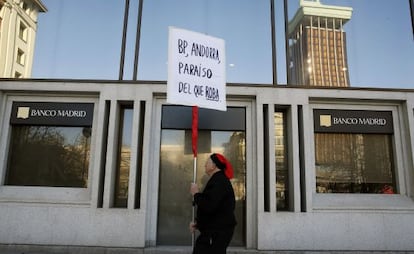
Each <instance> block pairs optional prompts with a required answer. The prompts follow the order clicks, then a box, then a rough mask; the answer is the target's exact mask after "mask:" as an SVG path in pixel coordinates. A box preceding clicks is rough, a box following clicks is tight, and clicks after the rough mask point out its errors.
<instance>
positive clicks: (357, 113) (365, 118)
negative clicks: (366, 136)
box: [313, 109, 394, 134]
mask: <svg viewBox="0 0 414 254" xmlns="http://www.w3.org/2000/svg"><path fill="white" fill-rule="evenodd" d="M313 117H314V131H315V132H331V133H382V134H392V133H393V132H394V128H393V120H392V112H391V111H369V110H332V109H314V110H313Z"/></svg>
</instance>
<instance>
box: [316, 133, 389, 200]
mask: <svg viewBox="0 0 414 254" xmlns="http://www.w3.org/2000/svg"><path fill="white" fill-rule="evenodd" d="M315 151H316V154H315V160H316V192H318V193H387V194H391V193H395V192H396V188H395V187H396V186H395V176H394V163H393V152H392V135H383V134H337V133H333V134H328V133H316V134H315Z"/></svg>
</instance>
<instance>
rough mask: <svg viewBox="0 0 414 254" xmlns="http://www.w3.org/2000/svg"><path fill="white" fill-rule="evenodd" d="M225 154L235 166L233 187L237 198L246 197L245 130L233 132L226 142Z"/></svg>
mask: <svg viewBox="0 0 414 254" xmlns="http://www.w3.org/2000/svg"><path fill="white" fill-rule="evenodd" d="M223 146H224V156H225V157H226V158H227V159H228V160H230V162H231V163H232V165H233V168H234V180H233V188H234V191H235V195H236V199H237V200H244V199H245V195H246V194H245V182H246V169H245V167H246V139H245V134H244V132H233V133H232V135H231V136H230V140H229V142H228V143H224V144H223Z"/></svg>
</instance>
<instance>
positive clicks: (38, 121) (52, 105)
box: [10, 102, 93, 126]
mask: <svg viewBox="0 0 414 254" xmlns="http://www.w3.org/2000/svg"><path fill="white" fill-rule="evenodd" d="M92 119H93V103H61V102H13V106H12V112H11V117H10V123H11V124H27V125H54V126H92Z"/></svg>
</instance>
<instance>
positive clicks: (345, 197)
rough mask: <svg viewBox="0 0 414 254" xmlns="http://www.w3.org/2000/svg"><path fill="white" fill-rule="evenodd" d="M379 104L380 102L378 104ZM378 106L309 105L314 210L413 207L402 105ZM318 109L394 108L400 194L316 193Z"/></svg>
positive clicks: (394, 151) (395, 163)
mask: <svg viewBox="0 0 414 254" xmlns="http://www.w3.org/2000/svg"><path fill="white" fill-rule="evenodd" d="M378 104H379V105H378ZM378 104H377V105H370V104H369V103H368V102H367V103H360V104H357V103H350V104H341V103H335V102H323V101H315V102H313V103H311V105H310V107H309V115H310V118H309V121H311V122H310V123H309V124H308V126H309V127H310V128H309V129H310V130H309V134H310V138H309V142H310V144H309V146H308V147H312V149H310V150H309V152H310V153H311V158H312V160H311V161H310V162H309V164H308V169H310V173H308V174H307V175H306V177H309V178H310V179H307V180H308V183H310V186H307V193H309V192H311V198H312V202H311V203H312V208H313V209H314V210H352V209H358V210H371V209H376V210H378V209H380V210H382V209H390V210H395V209H397V210H398V209H406V208H407V207H409V206H411V204H410V203H411V202H412V201H411V199H410V198H409V194H408V193H407V186H406V184H407V183H406V181H405V176H406V175H407V174H408V171H407V168H408V167H407V166H406V160H404V158H403V148H402V147H403V146H404V145H405V141H404V138H403V136H402V133H401V127H402V126H403V123H402V122H401V121H402V120H400V119H402V118H401V117H400V115H401V112H402V110H403V108H402V107H403V105H402V104H397V103H392V102H390V103H386V102H383V103H381V102H379V103H378ZM314 109H330V110H367V111H391V112H392V118H393V128H394V133H393V134H392V138H391V139H392V140H391V142H392V144H391V146H392V153H393V156H394V158H393V161H392V163H393V164H394V174H395V175H394V177H395V185H396V192H397V194H394V195H388V194H377V193H317V192H316V166H315V161H316V159H315V131H314V114H313V110H314Z"/></svg>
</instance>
